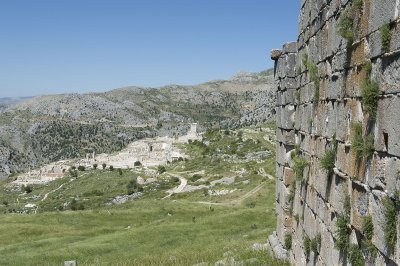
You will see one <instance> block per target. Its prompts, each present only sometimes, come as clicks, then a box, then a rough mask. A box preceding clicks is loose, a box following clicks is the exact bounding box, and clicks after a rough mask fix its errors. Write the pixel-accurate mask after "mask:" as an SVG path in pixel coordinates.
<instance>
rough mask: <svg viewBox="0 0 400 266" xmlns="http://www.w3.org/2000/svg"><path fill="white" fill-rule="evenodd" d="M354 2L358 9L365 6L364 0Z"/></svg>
mask: <svg viewBox="0 0 400 266" xmlns="http://www.w3.org/2000/svg"><path fill="white" fill-rule="evenodd" d="M353 4H354V6H355V7H356V8H357V9H358V10H361V9H362V8H363V7H364V0H354V2H353Z"/></svg>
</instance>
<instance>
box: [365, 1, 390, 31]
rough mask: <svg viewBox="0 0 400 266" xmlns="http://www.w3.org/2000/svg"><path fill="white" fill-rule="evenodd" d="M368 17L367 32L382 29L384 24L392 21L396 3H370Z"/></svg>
mask: <svg viewBox="0 0 400 266" xmlns="http://www.w3.org/2000/svg"><path fill="white" fill-rule="evenodd" d="M370 10H371V11H370V12H371V13H370V17H369V32H373V31H376V30H378V29H379V28H380V27H382V26H383V25H384V24H385V23H389V22H390V21H393V20H394V18H395V13H396V1H394V0H379V1H374V0H372V1H371V8H370Z"/></svg>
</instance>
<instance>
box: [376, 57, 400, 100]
mask: <svg viewBox="0 0 400 266" xmlns="http://www.w3.org/2000/svg"><path fill="white" fill-rule="evenodd" d="M378 62H379V63H380V64H378V65H377V67H376V69H379V71H381V72H377V73H376V76H377V81H378V82H379V89H380V91H382V92H384V93H400V54H395V55H393V56H390V57H384V58H383V59H381V60H380V61H378Z"/></svg>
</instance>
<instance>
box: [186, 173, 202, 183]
mask: <svg viewBox="0 0 400 266" xmlns="http://www.w3.org/2000/svg"><path fill="white" fill-rule="evenodd" d="M200 178H202V176H201V175H199V174H194V175H192V176H191V177H189V180H190V181H191V182H196V181H197V180H199V179H200Z"/></svg>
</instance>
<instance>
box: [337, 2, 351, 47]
mask: <svg viewBox="0 0 400 266" xmlns="http://www.w3.org/2000/svg"><path fill="white" fill-rule="evenodd" d="M351 11H352V10H351V8H347V9H345V10H344V11H343V12H342V14H341V15H340V18H339V24H338V26H339V28H338V33H339V35H340V36H342V37H343V38H344V39H346V40H348V41H349V43H352V42H353V40H354V32H353V24H354V19H353V16H352V12H351Z"/></svg>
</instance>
